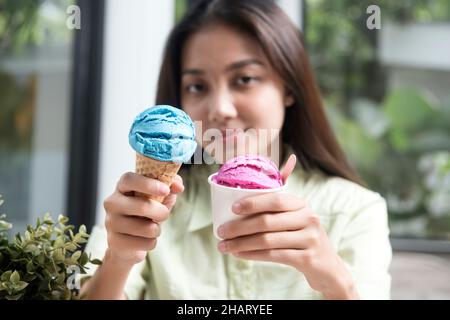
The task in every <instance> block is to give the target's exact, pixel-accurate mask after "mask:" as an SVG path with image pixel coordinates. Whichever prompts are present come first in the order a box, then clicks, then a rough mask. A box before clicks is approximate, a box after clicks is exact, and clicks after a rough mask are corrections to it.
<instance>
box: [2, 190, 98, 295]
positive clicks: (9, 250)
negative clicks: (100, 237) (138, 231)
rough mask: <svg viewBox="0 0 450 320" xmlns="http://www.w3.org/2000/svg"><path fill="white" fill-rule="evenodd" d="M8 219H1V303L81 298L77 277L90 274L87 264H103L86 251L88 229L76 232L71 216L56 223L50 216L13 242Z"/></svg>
mask: <svg viewBox="0 0 450 320" xmlns="http://www.w3.org/2000/svg"><path fill="white" fill-rule="evenodd" d="M2 203H3V200H2V199H1V196H0V205H1V204H2ZM4 219H5V215H2V216H0V300H1V299H8V300H19V299H23V300H31V299H41V300H71V299H79V295H78V289H79V287H77V281H76V279H75V277H76V276H78V275H80V274H85V273H86V265H87V263H89V262H90V263H93V264H101V261H99V260H96V259H93V260H91V258H90V256H88V255H87V254H86V253H85V252H83V250H82V244H83V243H86V242H87V240H88V238H89V235H88V234H87V233H86V227H85V226H84V225H81V226H80V227H79V229H78V232H77V233H75V232H74V229H75V227H74V226H73V225H69V224H68V218H67V217H65V216H62V215H60V216H59V217H58V221H56V222H55V221H54V220H53V219H52V218H51V216H50V214H48V213H47V214H45V216H44V217H43V220H42V221H41V220H40V219H38V220H37V222H36V226H35V227H32V226H31V225H28V227H27V229H26V230H25V231H24V233H23V234H20V233H19V234H17V235H15V236H14V237H13V238H12V239H11V240H9V239H8V230H9V229H11V227H12V225H11V224H10V223H8V222H7V221H5V220H4Z"/></svg>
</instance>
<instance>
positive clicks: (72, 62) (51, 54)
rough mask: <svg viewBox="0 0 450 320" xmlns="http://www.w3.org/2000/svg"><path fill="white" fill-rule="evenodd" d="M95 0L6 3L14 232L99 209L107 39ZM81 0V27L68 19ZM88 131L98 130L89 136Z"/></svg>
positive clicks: (3, 171)
mask: <svg viewBox="0 0 450 320" xmlns="http://www.w3.org/2000/svg"><path fill="white" fill-rule="evenodd" d="M93 3H94V2H92V3H89V1H86V0H84V1H78V2H76V1H74V0H42V1H35V0H31V1H30V0H6V1H3V2H2V10H1V11H0V46H1V49H0V194H1V195H2V196H3V199H4V200H5V203H4V205H3V206H2V208H1V212H2V213H6V214H7V220H8V221H10V222H12V223H13V225H14V228H13V232H14V233H16V232H23V230H25V226H26V225H27V224H34V223H35V221H36V219H37V218H38V217H43V215H44V213H46V212H50V213H51V214H52V216H54V217H57V215H58V214H64V215H69V216H70V218H71V223H74V224H76V225H79V224H81V223H85V224H88V225H89V222H90V221H93V218H92V219H91V220H89V219H88V218H87V216H88V215H90V216H92V217H93V215H94V211H93V210H92V209H91V211H89V209H90V207H89V205H91V206H92V208H95V202H94V201H95V190H96V189H95V185H94V184H95V182H96V180H95V179H92V178H91V176H90V175H89V174H90V173H92V172H94V173H95V174H96V172H95V170H91V171H89V170H87V169H86V168H89V167H88V166H87V163H88V161H93V162H90V163H96V159H95V155H96V154H95V152H93V149H94V148H92V146H95V147H96V145H95V141H96V139H97V138H98V137H97V136H98V133H96V128H97V127H96V125H95V123H96V122H98V121H97V120H96V118H95V117H94V116H95V114H96V112H97V110H99V107H97V106H96V105H97V104H98V103H97V102H98V101H97V99H96V97H97V93H96V92H97V88H98V87H99V83H98V81H97V80H98V79H99V78H98V77H96V76H95V72H96V71H97V68H95V65H94V64H93V62H94V61H96V60H95V59H97V61H98V59H99V55H98V54H96V51H95V50H93V48H94V49H95V48H96V47H95V46H94V45H93V41H98V40H99V38H98V34H99V33H100V31H101V28H100V27H101V23H102V19H101V12H102V6H101V4H102V1H95V4H93ZM73 4H76V5H79V7H80V8H81V13H82V16H81V30H71V29H69V28H68V27H67V24H66V22H67V19H68V17H69V14H68V13H67V11H66V10H67V8H68V7H69V6H70V5H73ZM92 21H95V22H96V23H97V24H93V23H92ZM100 40H101V39H100ZM94 44H95V42H94ZM96 45H97V47H98V46H99V45H100V46H101V41H99V43H98V44H96ZM100 48H101V47H100ZM97 53H98V52H97ZM100 65H101V64H100ZM86 88H90V89H89V90H86ZM86 133H91V134H92V135H93V138H92V139H91V140H90V141H87V142H86V140H82V139H83V138H84V136H83V134H86ZM92 141H93V142H92ZM91 166H92V164H91ZM91 190H94V192H93V195H91V196H90V197H91V198H89V196H86V194H87V193H88V192H90V191H91ZM92 197H94V199H92ZM85 209H86V210H85Z"/></svg>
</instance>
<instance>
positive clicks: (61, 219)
mask: <svg viewBox="0 0 450 320" xmlns="http://www.w3.org/2000/svg"><path fill="white" fill-rule="evenodd" d="M68 221H69V218H67V217H65V216H63V215H61V214H60V215H59V216H58V222H59V223H61V224H66V223H67V222H68Z"/></svg>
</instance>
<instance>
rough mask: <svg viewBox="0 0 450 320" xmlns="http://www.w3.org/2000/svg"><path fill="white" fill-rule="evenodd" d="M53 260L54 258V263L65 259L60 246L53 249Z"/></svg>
mask: <svg viewBox="0 0 450 320" xmlns="http://www.w3.org/2000/svg"><path fill="white" fill-rule="evenodd" d="M52 257H53V260H55V262H56V263H60V262H63V261H64V259H65V256H64V253H63V250H62V249H61V248H59V249H56V250H55V251H53V256H52Z"/></svg>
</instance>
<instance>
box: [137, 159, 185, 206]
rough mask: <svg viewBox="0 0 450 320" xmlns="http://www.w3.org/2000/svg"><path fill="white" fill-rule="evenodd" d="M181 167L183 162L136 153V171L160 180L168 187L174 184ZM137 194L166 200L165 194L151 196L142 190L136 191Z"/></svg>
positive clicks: (157, 199)
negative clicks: (162, 159) (157, 158)
mask: <svg viewBox="0 0 450 320" xmlns="http://www.w3.org/2000/svg"><path fill="white" fill-rule="evenodd" d="M180 167H181V163H175V162H166V161H159V160H155V159H152V158H148V157H145V156H143V155H141V154H139V153H136V173H137V174H141V175H143V176H146V177H149V178H153V179H156V180H159V181H161V182H162V183H164V184H166V185H167V186H168V187H170V185H171V184H172V181H173V179H174V178H175V176H176V174H177V172H178V170H180ZM136 195H139V196H144V197H147V198H149V199H152V200H156V201H158V202H162V201H163V200H164V196H149V195H146V194H143V193H140V192H136Z"/></svg>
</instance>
